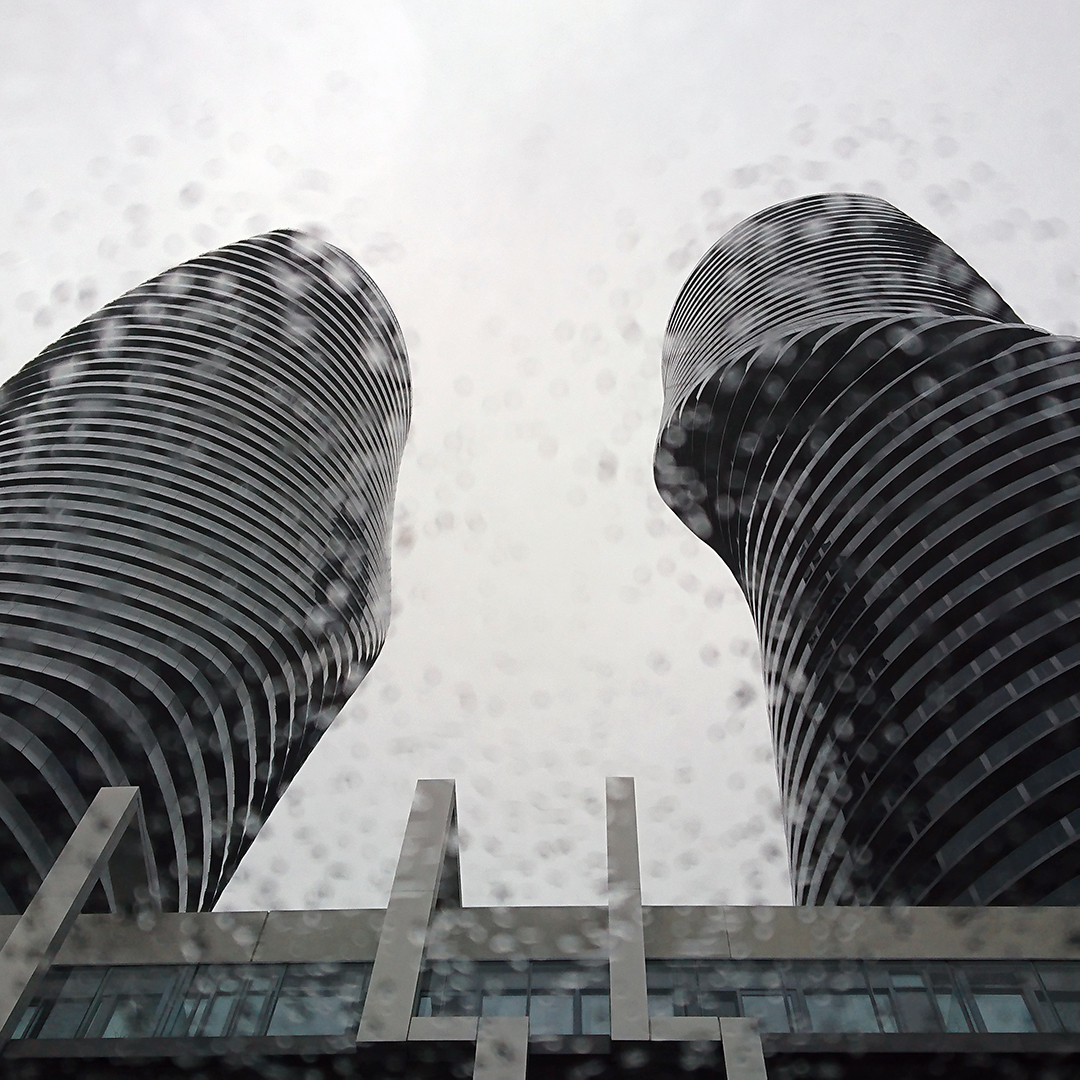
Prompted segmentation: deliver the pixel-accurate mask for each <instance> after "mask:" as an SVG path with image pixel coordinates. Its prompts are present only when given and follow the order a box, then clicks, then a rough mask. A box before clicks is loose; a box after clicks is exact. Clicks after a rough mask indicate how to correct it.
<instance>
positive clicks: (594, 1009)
mask: <svg viewBox="0 0 1080 1080" xmlns="http://www.w3.org/2000/svg"><path fill="white" fill-rule="evenodd" d="M581 1033H582V1035H610V1034H611V998H610V997H608V995H607V994H597V993H590V992H589V991H585V992H584V993H582V995H581Z"/></svg>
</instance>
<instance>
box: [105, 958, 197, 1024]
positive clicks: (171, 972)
mask: <svg viewBox="0 0 1080 1080" xmlns="http://www.w3.org/2000/svg"><path fill="white" fill-rule="evenodd" d="M180 974H181V971H180V970H179V969H177V968H176V967H130V968H123V967H117V968H110V969H109V971H108V973H107V974H106V976H105V978H104V980H103V981H102V983H101V990H100V992H99V994H98V998H97V1001H96V1003H95V1005H94V1008H93V1012H92V1015H91V1017H90V1019H89V1021H88V1022H87V1024H86V1031H85V1035H86V1037H87V1038H91V1039H93V1038H100V1039H137V1038H149V1037H150V1036H152V1035H154V1034H155V1033H156V1031H157V1029H158V1025H159V1023H160V1022H161V1020H162V1017H163V1015H164V1013H165V1009H166V1007H167V1006H168V1004H169V1002H170V997H171V994H172V991H173V990H174V989H175V988H176V984H177V981H178V978H179V976H180Z"/></svg>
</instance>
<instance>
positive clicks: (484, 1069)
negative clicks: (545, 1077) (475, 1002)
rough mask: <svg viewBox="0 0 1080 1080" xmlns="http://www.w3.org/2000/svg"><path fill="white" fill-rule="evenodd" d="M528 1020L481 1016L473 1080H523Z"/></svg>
mask: <svg viewBox="0 0 1080 1080" xmlns="http://www.w3.org/2000/svg"><path fill="white" fill-rule="evenodd" d="M528 1057H529V1018H528V1017H527V1016H482V1017H480V1025H479V1028H478V1030H477V1033H476V1063H475V1064H474V1065H473V1080H525V1065H526V1062H527V1061H528Z"/></svg>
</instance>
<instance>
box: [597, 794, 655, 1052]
mask: <svg viewBox="0 0 1080 1080" xmlns="http://www.w3.org/2000/svg"><path fill="white" fill-rule="evenodd" d="M607 863H608V949H609V954H608V955H609V966H610V977H611V1038H612V1039H613V1040H616V1041H624V1042H625V1041H634V1040H646V1039H648V1038H649V995H648V990H647V989H646V985H645V930H644V924H643V922H642V918H641V867H640V864H639V860H638V837H637V803H636V801H635V798H634V779H633V777H630V776H609V777H608V778H607Z"/></svg>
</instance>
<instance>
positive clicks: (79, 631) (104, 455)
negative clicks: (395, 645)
mask: <svg viewBox="0 0 1080 1080" xmlns="http://www.w3.org/2000/svg"><path fill="white" fill-rule="evenodd" d="M0 393H2V397H0V781H2V782H0V884H2V886H3V890H4V892H5V893H6V896H3V897H2V899H3V900H4V901H5V902H6V903H7V905H8V907H9V909H11V908H15V909H21V908H22V907H24V906H25V904H26V902H27V900H28V899H29V898H30V897H31V896H32V895H33V893H34V889H35V888H36V884H37V882H38V881H39V880H40V878H41V877H42V875H43V874H44V873H45V872H46V871H47V870H48V868H49V866H50V865H51V863H52V860H53V859H54V858H55V856H56V854H57V853H58V851H59V850H60V848H61V846H62V845H63V843H64V841H65V840H66V838H67V836H68V835H69V834H70V832H71V830H72V829H73V827H74V825H75V823H76V822H77V821H78V820H79V818H80V815H81V814H82V813H83V811H84V810H85V808H86V806H87V803H88V801H89V800H90V799H91V798H92V796H93V795H94V794H95V792H96V791H97V790H98V788H99V787H101V786H102V785H127V784H137V785H139V787H140V789H141V792H142V801H143V809H144V820H143V822H142V823H141V825H142V828H143V833H144V837H145V838H146V839H148V840H149V844H148V847H149V850H150V851H152V862H153V863H154V864H155V865H154V866H153V867H151V877H153V876H154V875H156V877H157V881H158V887H159V888H160V891H161V894H162V898H163V902H164V904H165V906H166V907H172V908H174V909H175V908H179V909H180V910H192V909H199V908H208V907H210V906H211V905H212V904H213V903H214V901H215V900H216V898H217V897H218V896H219V894H220V892H221V890H222V889H223V888H224V886H225V884H226V883H227V882H228V880H229V877H230V875H231V874H232V872H233V870H234V869H235V867H236V865H237V863H238V862H239V860H240V858H241V856H242V855H243V853H244V851H245V850H246V848H247V847H248V845H249V844H250V843H251V841H252V839H253V838H254V836H255V833H256V832H257V830H258V828H259V825H260V823H261V822H262V821H263V819H264V818H265V817H266V815H267V814H268V813H269V812H270V810H271V809H272V808H273V806H274V804H275V802H276V801H277V799H278V798H279V796H280V795H281V793H282V792H283V790H284V788H285V786H286V785H287V784H288V782H289V780H290V779H291V778H292V777H293V775H294V774H295V773H296V771H297V769H299V767H300V766H301V764H302V763H303V761H304V759H305V758H306V757H307V755H308V754H309V753H310V751H311V750H312V748H313V747H314V745H315V743H316V742H317V741H318V739H319V736H320V734H321V732H322V731H323V730H324V729H325V728H326V726H327V724H329V722H330V721H331V719H332V718H333V717H334V715H335V714H336V713H337V711H338V709H339V708H340V706H341V705H342V704H343V703H344V701H345V700H346V698H347V697H348V696H349V695H350V694H351V693H352V691H353V690H354V689H355V688H356V686H357V685H358V683H359V682H360V680H361V679H362V678H363V677H364V674H365V673H366V671H367V670H368V668H369V666H370V665H371V663H372V661H373V660H374V659H375V657H376V656H377V655H378V652H379V649H380V648H381V645H382V642H383V638H384V636H385V633H386V629H387V623H388V619H389V587H390V583H389V538H390V525H391V515H392V508H393V507H392V504H393V497H394V484H395V480H396V475H397V468H398V463H399V461H400V457H401V452H402V448H403V444H404V441H405V435H406V431H407V429H408V423H409V402H410V390H409V374H408V364H407V360H406V354H405V347H404V344H403V340H402V336H401V332H400V330H399V328H398V325H397V322H396V320H395V318H394V315H393V312H392V311H391V309H390V307H389V305H388V304H387V302H386V300H385V299H384V298H383V296H382V294H381V293H380V292H379V290H378V289H377V288H376V287H375V285H374V284H373V283H372V281H371V280H370V278H368V277H367V275H366V274H365V273H364V272H363V271H362V270H361V269H360V267H358V266H357V265H356V263H354V262H353V261H352V260H351V259H350V258H349V257H348V256H347V255H345V254H344V253H343V252H341V251H338V250H337V249H335V248H333V247H330V246H328V245H326V244H323V243H321V242H319V241H316V240H313V239H311V238H309V237H306V236H303V235H300V234H296V233H291V232H274V233H269V234H267V235H264V236H257V237H254V238H253V239H250V240H245V241H243V242H241V243H237V244H232V245H230V246H228V247H225V248H222V249H221V250H219V251H215V252H211V253H210V254H208V255H204V256H202V257H200V258H198V259H195V260H193V261H191V262H188V263H185V264H184V265H182V266H180V267H177V268H176V269H174V270H171V271H169V272H167V273H165V274H162V275H161V276H160V277H157V278H155V279H153V280H152V281H149V282H147V283H146V284H145V285H141V286H139V287H138V288H136V289H134V290H132V291H131V292H129V293H127V294H126V295H125V296H123V297H121V298H120V299H119V300H117V301H115V302H114V303H111V304H109V305H108V306H106V307H105V308H103V309H102V310H101V311H99V312H98V313H97V314H95V315H93V316H91V317H90V318H88V319H87V320H85V321H84V322H83V323H81V324H80V325H78V326H77V327H75V328H74V329H73V330H71V331H70V332H69V333H67V334H65V335H64V336H63V337H62V338H61V339H60V340H59V341H58V342H56V344H55V345H53V346H51V347H50V348H48V349H47V350H46V351H45V352H44V353H42V354H41V355H40V356H39V357H37V359H35V360H34V361H32V362H31V363H30V364H28V365H27V366H26V367H25V368H23V369H22V370H21V371H20V372H19V373H18V374H17V375H16V376H15V377H14V378H12V379H11V380H10V381H9V382H8V383H7V384H6V385H5V386H4V387H3V390H2V392H0Z"/></svg>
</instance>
